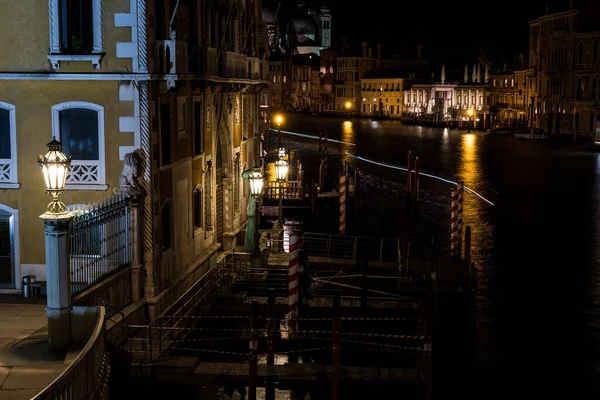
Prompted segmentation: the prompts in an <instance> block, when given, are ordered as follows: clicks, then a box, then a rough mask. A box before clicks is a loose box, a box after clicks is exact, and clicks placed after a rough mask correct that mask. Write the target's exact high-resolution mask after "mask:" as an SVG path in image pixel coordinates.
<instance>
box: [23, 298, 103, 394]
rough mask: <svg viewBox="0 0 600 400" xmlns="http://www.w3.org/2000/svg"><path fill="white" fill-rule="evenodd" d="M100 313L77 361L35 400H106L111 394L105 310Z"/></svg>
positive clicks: (101, 308) (99, 309) (99, 308)
mask: <svg viewBox="0 0 600 400" xmlns="http://www.w3.org/2000/svg"><path fill="white" fill-rule="evenodd" d="M94 308H97V309H98V312H97V319H96V327H95V328H94V330H93V332H92V335H91V337H90V339H89V340H88V341H87V344H86V345H85V347H84V348H83V350H81V352H80V353H79V355H78V356H77V358H76V359H75V361H73V363H72V364H71V365H70V366H69V367H68V368H67V369H66V370H64V371H63V373H62V374H61V375H60V376H59V377H58V378H56V379H55V380H54V381H53V382H52V383H50V384H49V385H48V386H46V388H45V389H44V390H42V391H41V392H40V393H39V394H37V395H36V396H35V397H33V400H80V399H81V400H83V399H90V400H96V399H98V400H99V399H103V398H104V395H105V394H106V390H108V377H109V374H110V360H109V359H108V353H107V352H106V351H105V342H104V339H105V337H104V335H105V316H106V313H105V309H104V307H94Z"/></svg>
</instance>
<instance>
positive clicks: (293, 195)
mask: <svg viewBox="0 0 600 400" xmlns="http://www.w3.org/2000/svg"><path fill="white" fill-rule="evenodd" d="M266 189H267V190H266V197H267V198H268V199H274V200H277V199H279V196H280V193H281V194H283V198H284V199H287V200H298V199H302V193H303V191H302V181H286V182H282V183H279V182H276V181H268V182H267V188H266Z"/></svg>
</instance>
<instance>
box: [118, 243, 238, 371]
mask: <svg viewBox="0 0 600 400" xmlns="http://www.w3.org/2000/svg"><path fill="white" fill-rule="evenodd" d="M237 256H238V254H235V252H234V251H233V250H230V251H228V252H227V253H225V254H224V255H223V256H222V257H221V259H220V260H219V261H218V262H217V266H216V267H215V268H213V269H211V270H210V271H208V272H207V273H205V274H204V275H203V276H202V277H201V278H200V279H198V281H196V283H194V284H193V285H192V287H191V288H189V289H188V290H187V291H186V292H185V293H184V294H183V295H182V296H181V297H179V299H177V300H176V301H175V302H174V303H173V304H172V305H171V306H170V307H169V308H168V309H167V310H165V312H163V313H162V314H161V316H159V317H158V318H156V319H155V320H154V321H152V323H150V324H149V325H128V326H127V328H128V333H134V332H135V334H134V336H132V337H131V338H130V339H129V341H128V345H127V346H126V347H127V350H128V351H129V353H130V354H131V355H132V357H133V358H134V359H136V360H138V361H141V362H143V363H151V362H153V361H156V360H157V359H158V358H159V357H160V356H161V355H162V354H163V353H164V352H165V351H166V350H167V349H169V348H172V347H174V346H177V345H178V344H179V343H180V342H181V341H182V340H183V339H184V338H185V336H186V335H187V334H188V333H189V332H190V329H189V328H191V327H192V326H193V325H194V324H195V323H196V319H195V318H192V316H194V315H198V314H199V313H201V312H203V311H207V310H208V308H209V307H210V306H211V305H212V303H213V300H214V299H215V297H216V294H218V293H220V292H223V291H227V290H229V288H230V287H231V283H232V280H233V271H235V269H236V268H238V264H237V263H238V259H239V257H237Z"/></svg>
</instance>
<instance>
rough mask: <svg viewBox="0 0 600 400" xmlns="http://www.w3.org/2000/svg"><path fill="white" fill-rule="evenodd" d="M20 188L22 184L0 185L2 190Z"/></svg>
mask: <svg viewBox="0 0 600 400" xmlns="http://www.w3.org/2000/svg"><path fill="white" fill-rule="evenodd" d="M20 187H21V184H20V183H10V182H4V183H0V189H18V188H20Z"/></svg>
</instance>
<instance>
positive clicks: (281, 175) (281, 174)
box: [275, 157, 288, 182]
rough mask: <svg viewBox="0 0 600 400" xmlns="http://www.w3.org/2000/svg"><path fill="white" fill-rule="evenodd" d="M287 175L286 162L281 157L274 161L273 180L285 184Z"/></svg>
mask: <svg viewBox="0 0 600 400" xmlns="http://www.w3.org/2000/svg"><path fill="white" fill-rule="evenodd" d="M287 173H288V162H287V161H286V160H285V159H284V158H283V157H281V158H280V159H279V160H277V161H275V178H276V179H277V181H278V182H285V179H286V178H287Z"/></svg>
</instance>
